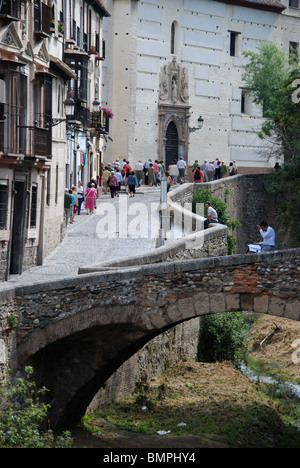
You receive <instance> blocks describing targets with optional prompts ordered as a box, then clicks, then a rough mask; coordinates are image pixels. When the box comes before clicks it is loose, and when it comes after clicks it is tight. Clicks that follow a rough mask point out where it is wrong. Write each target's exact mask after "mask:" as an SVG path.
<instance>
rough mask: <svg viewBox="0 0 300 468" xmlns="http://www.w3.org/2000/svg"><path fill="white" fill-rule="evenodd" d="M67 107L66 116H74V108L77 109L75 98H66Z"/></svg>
mask: <svg viewBox="0 0 300 468" xmlns="http://www.w3.org/2000/svg"><path fill="white" fill-rule="evenodd" d="M64 104H65V109H66V116H67V117H73V116H74V110H75V101H74V99H73V98H71V97H69V98H67V99H66V100H65V102H64Z"/></svg>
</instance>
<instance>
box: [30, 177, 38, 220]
mask: <svg viewBox="0 0 300 468" xmlns="http://www.w3.org/2000/svg"><path fill="white" fill-rule="evenodd" d="M37 191H38V188H37V185H33V186H32V192H31V210H30V227H31V228H35V227H36V215H37Z"/></svg>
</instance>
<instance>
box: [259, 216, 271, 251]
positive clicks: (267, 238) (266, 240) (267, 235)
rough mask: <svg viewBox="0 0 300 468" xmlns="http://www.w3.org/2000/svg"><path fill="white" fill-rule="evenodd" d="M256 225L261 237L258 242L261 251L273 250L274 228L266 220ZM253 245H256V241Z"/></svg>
mask: <svg viewBox="0 0 300 468" xmlns="http://www.w3.org/2000/svg"><path fill="white" fill-rule="evenodd" d="M257 227H258V229H259V232H260V235H261V237H262V238H263V241H262V242H259V243H258V245H260V246H261V251H262V252H272V250H275V239H276V235H275V231H274V229H273V228H272V227H271V226H269V225H268V223H267V222H266V221H262V222H261V223H260V224H258V225H257ZM255 245H257V243H255Z"/></svg>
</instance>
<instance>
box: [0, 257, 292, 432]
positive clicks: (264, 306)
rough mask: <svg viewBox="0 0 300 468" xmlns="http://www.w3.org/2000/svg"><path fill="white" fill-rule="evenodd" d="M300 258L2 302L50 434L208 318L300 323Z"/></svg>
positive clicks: (88, 278)
mask: <svg viewBox="0 0 300 468" xmlns="http://www.w3.org/2000/svg"><path fill="white" fill-rule="evenodd" d="M299 283H300V249H291V250H283V251H279V252H272V253H266V254H248V255H233V256H228V257H212V258H206V259H198V260H189V261H180V262H171V263H161V264H156V265H144V266H140V267H131V268H128V269H123V270H114V269H112V270H109V271H104V272H100V273H99V272H97V273H94V274H84V275H79V276H77V277H74V278H71V279H65V280H63V281H59V282H52V283H47V284H35V285H32V286H26V287H18V288H15V289H14V290H13V291H10V293H9V292H8V291H6V293H5V294H4V293H2V296H3V297H2V307H5V306H6V305H9V306H10V308H11V307H12V303H14V304H15V307H16V310H17V311H18V314H19V323H18V328H17V331H16V334H15V336H14V340H13V341H14V342H13V346H12V350H11V359H10V361H11V363H10V364H11V366H10V367H11V368H12V370H13V371H14V372H16V371H17V370H19V369H22V368H23V366H24V365H26V364H30V365H32V366H33V368H34V371H35V374H36V375H35V381H36V382H37V384H38V385H45V386H46V388H48V389H49V390H50V395H51V414H50V419H51V425H52V427H55V426H56V425H65V424H69V423H75V422H78V421H79V419H80V418H81V417H82V416H83V415H84V413H85V411H86V408H87V406H88V405H89V403H90V402H91V400H92V398H93V397H94V395H95V394H96V393H97V391H98V390H99V389H100V388H101V386H102V385H103V384H104V383H105V381H106V380H107V379H108V377H110V376H111V375H112V374H113V373H114V372H115V371H116V369H117V368H118V367H119V366H120V365H122V364H123V363H124V362H125V361H126V360H127V359H129V357H131V356H132V355H133V354H134V353H136V352H137V351H138V350H139V349H140V348H141V347H142V346H144V345H145V344H146V343H147V342H148V341H149V340H150V339H152V338H153V337H154V336H157V335H158V334H160V333H162V332H163V331H165V330H167V329H169V328H171V327H174V326H175V325H177V324H179V323H181V322H183V321H186V320H189V319H192V318H195V317H197V316H202V315H206V314H212V313H219V312H224V311H245V310H251V311H254V312H257V313H265V314H272V315H277V316H284V317H287V318H290V319H292V320H299V318H300V284H299Z"/></svg>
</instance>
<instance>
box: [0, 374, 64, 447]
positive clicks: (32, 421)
mask: <svg viewBox="0 0 300 468" xmlns="http://www.w3.org/2000/svg"><path fill="white" fill-rule="evenodd" d="M25 373H26V378H24V379H23V378H16V379H15V380H14V381H11V380H8V381H7V384H6V385H5V387H4V388H2V389H1V391H0V396H1V399H0V448H47V447H49V448H54V447H55V448H67V447H68V448H70V447H71V445H72V440H71V437H70V433H69V432H65V433H64V434H63V435H61V436H59V437H58V438H57V439H56V440H55V438H54V436H53V433H52V431H51V430H47V431H45V432H41V431H40V426H41V424H42V423H43V422H44V420H45V418H46V415H47V411H48V409H49V405H46V404H44V403H42V402H41V401H40V398H41V397H42V395H43V394H44V393H45V392H46V391H47V390H46V389H45V388H42V389H40V390H37V389H36V386H35V383H34V382H32V381H31V380H30V376H31V374H32V373H33V369H32V368H31V367H30V366H28V367H26V368H25Z"/></svg>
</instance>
